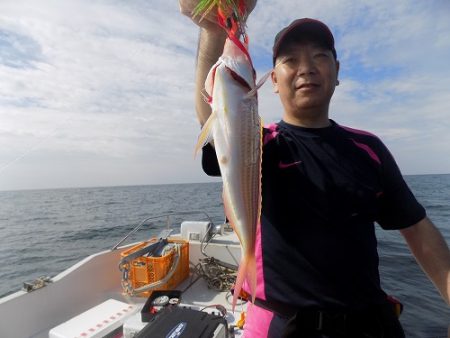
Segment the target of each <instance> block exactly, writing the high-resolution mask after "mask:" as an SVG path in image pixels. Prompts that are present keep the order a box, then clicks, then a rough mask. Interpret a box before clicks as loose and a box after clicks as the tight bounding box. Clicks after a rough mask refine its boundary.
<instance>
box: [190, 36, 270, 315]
mask: <svg viewBox="0 0 450 338" xmlns="http://www.w3.org/2000/svg"><path fill="white" fill-rule="evenodd" d="M247 41H248V40H247ZM266 77H267V76H266ZM261 82H263V81H261ZM260 85H261V84H257V83H256V72H255V70H254V68H253V64H252V60H251V57H250V54H249V52H248V43H247V42H242V41H240V40H239V39H237V38H236V37H235V36H234V35H233V34H230V35H229V36H228V37H227V39H226V40H225V45H224V50H223V54H222V55H221V56H220V58H219V59H218V61H217V62H216V63H215V64H214V65H213V67H212V68H211V70H210V71H209V73H208V76H207V78H206V81H205V92H206V93H205V94H204V95H205V97H206V101H207V102H208V103H209V104H210V106H211V110H212V113H211V115H210V117H209V119H208V120H207V121H206V123H205V124H204V126H203V128H202V131H201V133H200V136H199V138H198V142H197V145H196V149H195V152H196V153H197V152H198V151H199V150H200V149H201V148H202V147H203V146H205V145H206V144H207V143H209V142H212V144H213V145H214V147H215V150H216V155H217V160H218V163H219V167H220V172H221V176H222V180H223V202H224V209H225V215H226V216H227V218H228V220H229V222H230V224H231V226H232V227H233V229H234V231H235V233H236V234H237V236H238V238H239V241H240V244H241V252H242V258H241V262H240V264H239V269H238V273H237V277H236V282H235V285H234V293H233V302H232V308H233V311H234V308H235V305H236V302H237V298H238V296H239V294H240V291H241V289H242V285H243V283H244V281H245V280H247V283H248V285H249V288H250V293H251V295H252V303H253V302H254V299H255V291H256V258H255V242H256V234H257V229H258V227H259V224H260V216H261V162H262V135H263V131H262V130H263V127H262V126H263V123H262V120H261V118H260V116H259V114H258V99H257V89H258V88H259V86H260Z"/></svg>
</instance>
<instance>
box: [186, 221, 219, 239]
mask: <svg viewBox="0 0 450 338" xmlns="http://www.w3.org/2000/svg"><path fill="white" fill-rule="evenodd" d="M210 227H211V223H210V222H190V221H186V222H182V223H181V238H183V239H184V240H186V241H202V240H205V241H207V240H208V239H209V237H210V236H211V230H212V229H210Z"/></svg>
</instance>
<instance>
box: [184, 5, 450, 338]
mask: <svg viewBox="0 0 450 338" xmlns="http://www.w3.org/2000/svg"><path fill="white" fill-rule="evenodd" d="M196 3H197V2H196V1H194V0H180V6H181V11H182V12H183V13H185V14H187V15H189V16H190V13H192V8H193V6H195V4H196ZM247 3H248V8H249V9H250V10H251V9H253V7H254V4H255V2H253V1H248V2H247ZM197 23H198V22H197ZM199 24H200V25H201V27H202V28H201V35H200V41H199V52H198V60H197V73H196V76H197V78H196V83H197V92H196V98H197V114H198V117H199V120H200V123H201V124H203V123H204V122H205V121H206V120H207V118H208V116H209V114H210V108H209V106H208V105H206V104H204V102H203V101H202V98H201V90H202V89H203V84H204V80H205V77H206V74H207V72H208V71H209V69H210V68H211V66H212V65H213V64H214V63H215V61H216V60H217V58H218V57H219V56H220V54H221V52H222V48H223V43H224V39H225V34H224V32H222V31H221V30H220V29H219V28H218V27H217V26H216V25H215V24H214V18H212V17H210V18H207V19H206V20H205V21H203V22H201V23H199ZM273 64H274V69H273V72H272V82H273V86H274V91H275V92H276V93H278V95H279V97H280V100H281V103H282V105H283V108H284V112H283V119H282V121H280V122H279V123H277V124H273V125H271V126H268V127H267V128H265V130H264V148H263V164H262V203H263V204H262V216H261V227H260V232H259V233H258V239H257V248H256V256H257V260H258V266H257V269H258V280H257V283H258V285H257V290H256V297H257V300H256V302H255V305H254V306H253V307H249V310H248V315H247V320H246V324H245V328H244V330H245V337H307V338H312V337H323V338H325V337H330V338H337V337H352V338H361V337H384V338H401V337H404V333H403V330H402V328H401V325H400V323H399V322H398V319H397V317H396V316H395V314H394V311H393V309H392V306H391V304H390V303H389V301H388V300H387V296H386V294H385V293H384V292H383V290H382V289H381V286H380V279H379V272H378V254H377V248H376V238H375V230H374V222H377V223H379V224H380V225H381V226H382V227H383V228H384V229H389V230H392V229H397V230H400V232H401V233H402V235H403V236H404V237H405V239H406V242H407V243H408V245H409V247H410V249H411V251H412V253H413V254H414V256H415V257H416V259H417V261H418V262H419V264H420V265H421V266H422V268H423V269H424V271H425V272H426V273H427V274H428V276H429V277H430V279H431V280H432V281H433V282H434V284H435V285H436V287H437V289H438V290H439V291H440V293H441V294H442V297H443V298H444V299H445V300H446V302H447V303H449V304H450V252H449V249H448V247H447V244H446V243H445V241H444V239H443V237H442V235H441V234H440V233H439V231H438V230H437V229H436V227H435V226H434V225H433V224H432V223H431V221H430V220H429V219H428V218H427V217H426V214H425V210H424V209H423V207H422V206H421V205H420V204H419V203H418V202H417V201H416V199H415V197H414V196H413V194H412V193H411V191H410V190H409V188H408V186H407V185H406V183H405V182H404V180H403V178H402V176H401V173H400V171H399V169H398V167H397V165H396V164H395V161H394V159H393V158H392V156H391V154H390V153H389V151H388V150H387V148H386V147H385V146H384V145H383V143H382V142H381V141H380V140H379V139H378V138H377V137H376V136H374V135H372V134H370V133H367V132H363V131H358V130H354V129H351V128H346V127H343V126H340V125H338V124H337V123H336V122H334V121H333V120H330V119H329V104H330V100H331V97H332V95H333V93H334V90H335V87H336V85H338V73H339V62H338V60H337V53H336V50H335V46H334V38H333V35H332V33H331V31H330V30H329V28H328V27H327V26H326V25H325V24H323V23H322V22H320V21H317V20H313V19H299V20H296V21H294V22H292V23H291V24H290V25H289V26H288V27H286V28H284V29H283V30H282V31H280V32H279V33H278V34H277V36H276V37H275V42H274V46H273ZM202 163H203V168H204V170H205V172H206V173H208V174H210V175H218V174H220V171H219V167H218V164H217V159H216V157H215V152H214V148H213V147H212V146H211V145H207V146H205V148H204V149H203V162H202Z"/></svg>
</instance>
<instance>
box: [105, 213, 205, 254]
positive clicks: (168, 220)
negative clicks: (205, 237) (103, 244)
mask: <svg viewBox="0 0 450 338" xmlns="http://www.w3.org/2000/svg"><path fill="white" fill-rule="evenodd" d="M186 215H203V217H204V218H205V219H206V220H208V222H209V223H210V224H211V226H212V227H214V222H213V221H212V219H211V217H210V216H209V215H208V214H207V213H206V212H205V211H201V210H195V211H194V210H192V211H178V212H169V213H166V214H161V215H157V216H151V217H147V218H145V219H144V220H143V221H141V222H140V223H139V224H138V225H137V226H136V227H134V229H133V230H131V231H130V232H129V233H128V234H127V235H126V236H125V237H123V238H122V239H121V240H120V241H119V242H118V243H117V244H116V245H114V246H113V247H112V248H111V250H117V248H119V246H120V245H121V244H122V243H123V242H125V241H126V240H127V239H128V238H129V237H130V236H131V235H133V234H135V233H136V232H137V231H139V230H140V229H141V228H142V227H143V226H144V225H146V224H147V223H148V222H149V221H155V220H161V219H163V218H166V224H167V227H166V230H164V231H163V232H162V233H160V235H159V237H161V236H164V237H167V236H168V235H170V232H171V231H172V229H171V227H172V219H173V217H175V216H186Z"/></svg>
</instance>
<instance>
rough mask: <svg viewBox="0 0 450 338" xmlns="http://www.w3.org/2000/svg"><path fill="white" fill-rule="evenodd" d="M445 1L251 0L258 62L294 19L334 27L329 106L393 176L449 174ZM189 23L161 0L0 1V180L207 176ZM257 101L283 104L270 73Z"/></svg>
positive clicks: (74, 182) (110, 181) (124, 181)
mask: <svg viewBox="0 0 450 338" xmlns="http://www.w3.org/2000/svg"><path fill="white" fill-rule="evenodd" d="M449 13H450V2H449V1H447V0H435V1H433V0H429V1H412V0H397V1H387V0H379V1H350V0H341V1H334V0H324V1H320V0H319V1H318V0H315V1H310V0H305V1H293V0H283V1H271V0H260V1H259V2H258V4H257V7H256V8H255V10H254V12H253V13H252V15H251V16H250V18H249V21H248V33H249V36H250V39H251V40H250V43H251V54H252V56H253V58H254V62H255V66H256V67H257V72H258V74H263V73H265V72H266V71H268V70H269V69H270V67H271V47H272V42H273V37H274V35H275V34H276V33H277V32H278V31H279V30H280V29H281V28H282V27H284V26H285V25H287V24H289V23H290V22H291V21H292V20H294V19H296V18H298V17H312V18H317V19H320V20H322V21H324V22H326V23H327V24H328V25H329V26H330V28H331V29H332V30H333V32H334V33H335V38H336V48H337V52H338V58H339V59H340V62H341V72H340V82H341V84H340V86H339V87H337V90H336V92H335V96H334V98H333V100H332V105H331V109H330V116H331V117H332V118H333V119H335V120H336V121H337V122H338V123H340V124H343V125H348V126H352V127H355V128H360V129H365V130H369V131H371V132H373V133H375V134H377V135H378V136H380V138H381V139H382V140H383V141H384V142H385V143H386V144H387V146H388V147H389V148H390V150H391V152H392V153H393V154H394V156H395V158H396V159H397V162H398V164H399V166H400V168H401V170H402V172H403V173H404V174H428V173H450V122H449V119H448V115H449V114H450V67H449V66H448V60H450V20H448V17H449ZM197 38H198V28H197V27H196V26H195V25H193V24H192V23H191V22H190V21H189V19H188V18H186V17H184V16H182V15H181V14H179V12H178V1H176V0H173V1H168V0H152V1H148V0H145V1H144V0H140V1H138V0H136V1H131V0H129V1H125V0H123V1H112V0H103V1H99V0H40V1H33V0H2V1H1V2H0V79H1V81H0V190H14V189H38V188H57V187H78V186H110V185H134V184H161V183H188V182H207V181H211V179H210V178H208V177H207V176H205V175H204V174H203V173H202V171H201V169H200V159H199V158H196V159H194V158H193V149H194V146H195V143H196V139H197V135H198V132H199V126H198V123H197V120H196V117H195V112H194V99H193V93H194V68H195V55H196V46H197ZM259 97H260V104H259V110H260V114H261V116H262V117H263V119H264V121H265V122H266V123H269V122H272V121H276V120H278V119H280V117H281V114H282V110H281V104H280V103H279V101H278V98H277V96H276V95H275V94H274V93H273V92H272V88H271V84H270V83H269V82H268V83H266V84H265V86H264V87H263V88H262V89H261V90H260V95H259Z"/></svg>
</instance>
